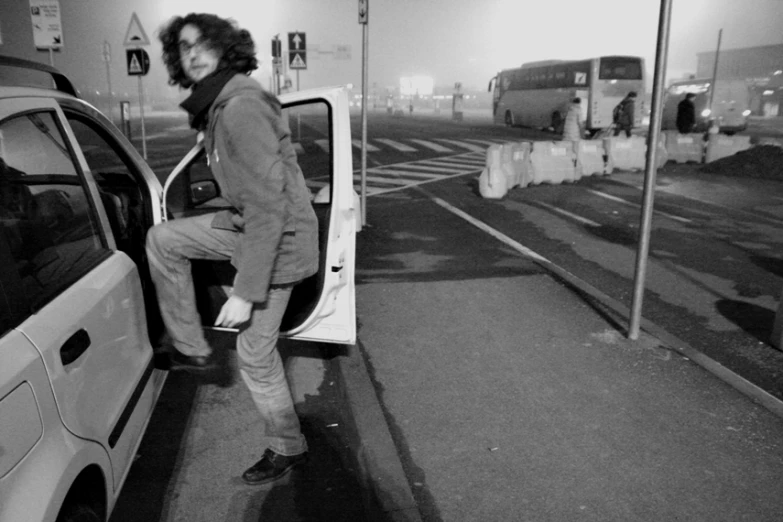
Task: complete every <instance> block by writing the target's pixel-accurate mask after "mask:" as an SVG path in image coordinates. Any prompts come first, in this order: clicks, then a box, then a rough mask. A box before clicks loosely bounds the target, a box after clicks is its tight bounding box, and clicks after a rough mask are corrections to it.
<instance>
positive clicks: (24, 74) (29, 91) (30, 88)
mask: <svg viewBox="0 0 783 522" xmlns="http://www.w3.org/2000/svg"><path fill="white" fill-rule="evenodd" d="M0 72H1V73H2V74H0V83H1V84H0V89H2V92H3V95H4V96H9V95H24V96H30V95H40V96H47V97H51V96H52V93H54V92H57V93H63V94H66V95H69V96H72V97H78V93H77V91H76V88H75V87H74V86H73V84H72V83H71V81H70V80H69V79H68V77H67V76H65V75H64V74H63V73H61V72H60V71H59V70H57V69H55V68H54V67H52V66H50V65H46V64H43V63H40V62H34V61H31V60H24V59H22V58H15V57H13V56H3V55H0ZM28 82H34V83H33V84H29V83H28ZM17 89H20V90H18V91H16V90H17ZM17 92H18V93H19V94H16V93H17ZM6 93H8V94H6ZM43 93H46V94H43Z"/></svg>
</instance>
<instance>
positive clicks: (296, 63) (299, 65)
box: [290, 53, 307, 69]
mask: <svg viewBox="0 0 783 522" xmlns="http://www.w3.org/2000/svg"><path fill="white" fill-rule="evenodd" d="M290 67H291V69H306V68H307V64H306V63H305V61H304V60H302V55H301V54H299V53H294V59H293V60H291V65H290Z"/></svg>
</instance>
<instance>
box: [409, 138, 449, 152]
mask: <svg viewBox="0 0 783 522" xmlns="http://www.w3.org/2000/svg"><path fill="white" fill-rule="evenodd" d="M410 141H412V142H414V143H418V144H419V145H421V146H422V147H427V148H428V149H430V150H434V151H435V152H454V151H453V150H451V149H449V148H447V147H444V146H443V145H439V144H438V143H434V142H432V141H427V140H414V139H411V140H410Z"/></svg>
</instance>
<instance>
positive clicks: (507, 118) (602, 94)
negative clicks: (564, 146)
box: [489, 56, 646, 133]
mask: <svg viewBox="0 0 783 522" xmlns="http://www.w3.org/2000/svg"><path fill="white" fill-rule="evenodd" d="M489 91H490V92H492V114H493V118H494V121H495V123H503V124H505V125H507V126H522V127H538V128H550V129H551V130H554V131H555V132H562V127H563V123H564V121H565V115H566V112H567V111H568V105H569V103H570V102H571V100H572V99H574V98H575V97H577V96H578V97H580V98H582V118H583V120H584V122H585V128H586V129H587V130H588V131H590V132H591V133H595V132H598V131H599V130H601V129H605V128H606V127H608V126H609V125H611V123H612V110H613V109H614V107H615V106H616V105H617V104H618V103H620V101H621V100H622V99H623V98H624V97H625V96H626V95H627V94H628V93H629V92H631V91H635V92H636V93H637V98H636V115H635V118H634V120H635V125H637V126H638V125H639V124H641V122H642V116H643V115H644V113H645V103H646V102H645V100H646V96H645V95H644V92H645V69H644V59H643V58H640V57H638V56H601V57H599V58H590V59H587V60H579V61H562V60H547V61H543V62H531V63H526V64H523V65H522V67H519V68H516V69H504V70H502V71H500V72H499V73H498V74H497V75H496V76H495V77H494V78H492V79H491V80H490V82H489Z"/></svg>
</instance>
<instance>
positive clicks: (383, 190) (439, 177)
mask: <svg viewBox="0 0 783 522" xmlns="http://www.w3.org/2000/svg"><path fill="white" fill-rule="evenodd" d="M459 176H464V173H463V174H452V175H450V176H438V177H434V178H432V179H428V180H424V181H420V182H419V183H410V184H408V185H405V186H404V187H394V188H389V189H379V190H376V191H375V192H374V193H373V194H372V195H373V196H378V195H381V194H386V193H388V192H397V191H400V190H405V189H408V188H414V187H418V186H419V185H424V184H427V183H433V182H435V181H441V180H444V179H450V178H456V177H459Z"/></svg>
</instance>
